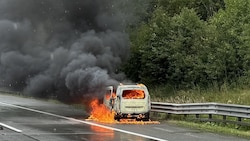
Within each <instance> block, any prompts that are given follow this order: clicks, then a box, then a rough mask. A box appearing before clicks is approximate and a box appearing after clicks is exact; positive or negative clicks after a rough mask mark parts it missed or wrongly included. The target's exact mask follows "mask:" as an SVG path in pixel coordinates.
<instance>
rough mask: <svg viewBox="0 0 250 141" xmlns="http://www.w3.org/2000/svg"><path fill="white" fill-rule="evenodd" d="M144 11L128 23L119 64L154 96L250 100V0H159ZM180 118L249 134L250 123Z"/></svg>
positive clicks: (184, 99)
mask: <svg viewBox="0 0 250 141" xmlns="http://www.w3.org/2000/svg"><path fill="white" fill-rule="evenodd" d="M142 16H143V18H142V19H141V22H140V23H138V24H136V25H133V26H131V27H129V28H128V31H129V34H130V39H131V55H130V58H129V60H128V61H127V62H126V63H124V64H123V67H122V69H121V70H122V71H123V72H125V74H126V75H127V76H128V77H129V78H130V79H131V80H133V81H135V82H142V83H144V84H146V85H147V86H149V90H150V93H151V96H152V101H160V102H170V103H195V102H217V103H228V104H242V105H250V101H249V99H250V30H249V29H250V0H237V1H233V0H202V1H201V0H190V1H186V0H168V1H166V0H157V1H152V2H151V3H150V5H149V6H148V10H147V13H146V14H145V15H142ZM174 119H178V118H174ZM171 121H172V119H171ZM174 123H176V121H174ZM177 123H178V124H179V123H180V124H184V125H187V126H194V127H198V128H203V129H211V130H212V131H220V132H223V133H230V134H234V135H239V136H245V137H250V133H249V128H243V127H241V128H235V127H234V126H231V125H220V124H217V123H202V124H199V123H198V124H197V123H191V122H183V121H182V119H180V120H178V121H177ZM241 131H242V133H239V132H241Z"/></svg>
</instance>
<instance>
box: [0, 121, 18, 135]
mask: <svg viewBox="0 0 250 141" xmlns="http://www.w3.org/2000/svg"><path fill="white" fill-rule="evenodd" d="M0 126H2V127H5V128H8V129H10V130H12V131H15V132H18V133H21V132H22V130H19V129H16V128H14V127H11V126H9V125H7V124H4V123H1V122H0Z"/></svg>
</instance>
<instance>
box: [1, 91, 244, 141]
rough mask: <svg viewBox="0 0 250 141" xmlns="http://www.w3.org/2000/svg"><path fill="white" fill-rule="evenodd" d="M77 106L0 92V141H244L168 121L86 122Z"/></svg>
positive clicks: (83, 112) (82, 111)
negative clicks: (141, 123) (154, 122)
mask: <svg viewBox="0 0 250 141" xmlns="http://www.w3.org/2000/svg"><path fill="white" fill-rule="evenodd" d="M87 117H88V114H87V113H86V112H85V111H84V110H83V109H80V108H79V107H78V108H77V107H75V106H70V105H65V104H61V103H56V102H51V101H43V100H37V99H30V98H23V97H18V96H14V95H7V94H1V93H0V126H2V127H3V130H1V129H0V141H152V140H162V141H236V140H237V141H247V139H243V138H238V137H233V136H227V135H219V134H215V133H207V132H202V131H199V130H194V129H189V128H183V127H178V126H175V125H170V124H167V123H164V124H163V123H161V124H149V125H128V124H103V123H96V122H92V121H86V120H85V119H86V118H87Z"/></svg>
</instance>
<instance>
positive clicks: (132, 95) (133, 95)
mask: <svg viewBox="0 0 250 141" xmlns="http://www.w3.org/2000/svg"><path fill="white" fill-rule="evenodd" d="M122 97H123V98H124V99H144V98H145V93H144V91H143V90H123V92H122Z"/></svg>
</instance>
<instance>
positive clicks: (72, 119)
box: [0, 102, 168, 141]
mask: <svg viewBox="0 0 250 141" xmlns="http://www.w3.org/2000/svg"><path fill="white" fill-rule="evenodd" d="M0 104H2V105H6V106H9V107H15V108H19V109H23V110H28V111H32V112H36V113H40V114H45V115H50V116H54V117H58V118H62V119H66V120H71V121H75V122H80V123H84V124H88V125H93V126H97V127H101V128H105V129H109V130H114V131H118V132H122V133H126V134H131V135H135V136H140V137H143V138H147V139H152V140H157V141H168V140H165V139H161V138H156V137H152V136H148V135H143V134H139V133H135V132H130V131H126V130H122V129H118V128H114V127H109V126H105V125H101V124H97V123H92V122H88V121H83V120H78V119H74V118H69V117H65V116H60V115H56V114H52V113H48V112H44V111H39V110H35V109H31V108H26V107H22V106H17V105H13V104H8V103H4V102H0Z"/></svg>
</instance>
